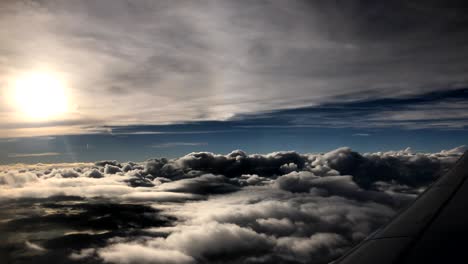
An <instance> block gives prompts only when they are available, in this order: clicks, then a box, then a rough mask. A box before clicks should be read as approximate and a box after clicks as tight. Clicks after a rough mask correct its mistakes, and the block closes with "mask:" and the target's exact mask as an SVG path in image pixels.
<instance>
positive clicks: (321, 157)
mask: <svg viewBox="0 0 468 264" xmlns="http://www.w3.org/2000/svg"><path fill="white" fill-rule="evenodd" d="M463 150H464V147H459V148H456V149H452V150H445V151H441V152H439V153H413V152H412V151H411V150H410V149H406V150H403V151H393V152H378V153H366V154H360V153H357V152H354V151H352V150H351V149H349V148H340V149H336V150H334V151H331V152H328V153H323V154H301V153H296V152H274V153H270V154H265V155H260V154H250V155H249V154H247V153H245V152H242V151H239V150H236V151H233V152H231V153H229V154H227V155H220V154H214V153H208V152H202V153H190V154H187V155H185V156H183V157H180V158H176V159H164V158H160V159H151V160H148V161H146V162H143V163H133V162H128V163H119V162H117V161H112V160H109V161H99V162H96V163H93V164H91V163H81V164H53V165H42V164H38V165H22V166H15V165H11V166H2V167H0V200H1V201H2V205H1V213H0V234H2V236H3V237H5V238H6V239H4V240H3V241H2V242H0V256H2V257H4V258H5V259H7V260H10V261H12V262H15V263H31V262H32V263H34V262H36V263H50V261H52V263H55V262H56V263H61V262H76V263H122V264H129V263H220V262H225V263H279V262H280V263H328V262H329V261H331V260H333V259H335V258H337V257H338V256H340V255H341V254H343V253H344V252H345V251H346V250H347V249H349V248H350V247H351V246H352V245H354V244H356V243H358V242H359V241H361V240H362V239H364V238H365V237H366V236H367V235H369V234H370V233H371V232H373V231H375V230H376V229H377V228H379V227H380V226H381V225H383V224H384V223H386V222H387V221H388V220H389V219H390V218H391V217H392V216H393V215H394V214H395V212H396V211H397V210H398V209H399V208H401V207H402V206H404V205H405V204H407V203H408V202H409V201H411V200H412V199H414V197H416V196H417V195H418V194H419V193H420V192H422V191H423V190H424V189H425V188H426V187H427V185H428V184H430V183H431V182H432V181H434V180H435V179H436V178H438V177H439V176H440V175H442V174H443V173H444V172H446V171H447V170H448V169H449V168H450V167H451V166H452V165H453V164H454V162H455V161H456V160H457V159H458V157H459V156H460V155H461V153H462V151H463ZM52 256H54V258H51V257H52ZM51 259H52V260H51ZM47 261H49V262H47Z"/></svg>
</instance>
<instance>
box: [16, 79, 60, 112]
mask: <svg viewBox="0 0 468 264" xmlns="http://www.w3.org/2000/svg"><path fill="white" fill-rule="evenodd" d="M12 92H13V94H12V96H13V98H12V99H13V101H14V106H15V108H17V110H18V111H20V112H21V113H22V114H23V115H25V116H26V117H28V118H30V119H34V120H44V119H51V118H55V117H58V116H60V115H63V114H64V113H65V112H67V110H68V100H67V95H66V92H65V87H64V85H63V83H62V82H61V80H60V79H59V78H57V77H56V76H54V75H53V74H51V73H45V72H33V73H27V74H24V75H21V76H18V77H17V78H16V79H15V82H14V85H13V91H12Z"/></svg>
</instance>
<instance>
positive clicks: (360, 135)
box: [353, 133, 371, 137]
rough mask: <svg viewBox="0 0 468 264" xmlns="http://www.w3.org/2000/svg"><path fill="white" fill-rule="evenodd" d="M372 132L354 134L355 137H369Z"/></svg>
mask: <svg viewBox="0 0 468 264" xmlns="http://www.w3.org/2000/svg"><path fill="white" fill-rule="evenodd" d="M370 135H371V134H368V133H356V134H353V136H354V137H369V136H370Z"/></svg>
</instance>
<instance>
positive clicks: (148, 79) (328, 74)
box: [0, 0, 467, 136]
mask: <svg viewBox="0 0 468 264" xmlns="http://www.w3.org/2000/svg"><path fill="white" fill-rule="evenodd" d="M457 5H458V4H457ZM457 5H455V6H452V7H451V8H446V7H445V6H443V5H442V4H440V3H436V2H431V3H424V4H422V3H412V4H408V3H407V2H406V1H393V2H392V3H386V4H375V3H372V4H366V5H363V4H362V3H361V2H359V1H351V2H349V3H336V2H330V3H315V2H314V3H310V2H300V1H299V2H294V3H288V4H285V3H284V2H283V1H279V0H270V1H266V2H259V3H245V2H236V3H232V2H231V1H209V0H203V1H201V2H200V3H197V4H195V3H193V2H191V1H176V2H174V1H162V2H158V3H153V2H141V3H138V4H132V5H131V6H129V5H128V3H127V2H126V1H121V0H116V1H112V4H110V2H109V1H104V2H100V3H96V2H80V3H69V2H68V1H53V2H50V1H32V0H31V1H20V2H17V1H2V3H1V8H0V10H1V11H2V12H1V13H0V17H1V18H2V19H1V21H0V38H1V41H2V43H3V50H4V52H3V53H2V58H0V70H1V71H2V72H4V73H5V74H4V76H5V77H4V78H3V80H1V81H3V82H8V79H10V78H14V77H15V75H14V73H18V72H24V71H30V70H31V67H33V69H32V70H35V69H36V68H35V67H34V66H31V65H35V64H34V62H40V63H39V64H41V65H47V66H48V68H47V69H46V70H50V71H52V72H57V73H58V74H60V73H63V72H64V73H74V74H73V75H64V76H63V77H66V79H67V82H68V83H69V84H70V87H99V89H90V88H88V89H80V90H79V91H78V90H73V91H74V92H76V98H73V101H74V102H72V103H73V104H76V105H77V107H76V109H75V111H76V112H77V113H76V117H74V118H69V119H71V121H74V122H75V124H78V125H70V124H66V123H63V124H60V125H59V126H58V127H57V126H53V127H55V129H57V130H58V131H60V132H61V133H67V134H70V133H77V132H78V133H86V129H85V128H86V127H88V125H92V126H96V125H97V126H103V125H104V124H110V125H116V126H118V125H129V124H133V125H137V124H167V123H182V122H186V121H193V120H196V121H201V120H218V121H219V120H226V119H229V118H232V117H233V116H239V115H242V114H253V113H263V112H265V111H274V110H280V109H294V108H299V107H303V106H311V105H320V104H323V103H327V102H329V101H339V102H347V101H350V100H354V101H356V100H361V99H363V98H385V97H391V98H395V97H401V96H408V95H414V94H420V93H424V92H429V91H440V90H442V89H454V88H457V87H460V86H465V85H466V84H467V79H466V74H465V72H464V71H463V69H465V67H466V65H467V59H466V58H465V57H463V56H459V54H460V53H464V52H466V47H465V46H464V45H456V43H464V42H465V37H464V36H465V35H466V34H465V33H466V26H465V25H466V21H465V20H464V19H463V18H464V10H463V8H456V7H457ZM388 10H391V11H392V12H391V13H392V14H393V15H392V16H389V15H388ZM260 11H261V12H260ZM259 13H261V14H260V15H259ZM69 14H73V16H70V15H69ZM356 17H358V18H359V19H356ZM278 18H281V19H278ZM31 25H34V26H31ZM343 25H345V26H343ZM403 25H404V26H403ZM13 26H14V27H15V28H16V30H15V32H13V33H12V32H10V31H9V30H8V29H9V28H12V27H13ZM403 28H404V30H403ZM449 29H450V30H449ZM128 32H132V33H133V34H132V36H131V37H130V36H128ZM7 33H8V34H7ZM285 35H287V36H288V38H284V36H285ZM409 36H417V37H409ZM25 39H34V40H35V43H39V44H40V45H36V46H32V45H30V44H29V43H28V41H25ZM440 39H445V40H447V41H443V42H441V41H439V40H440ZM52 51H53V53H54V56H46V55H45V54H48V53H50V52H52ZM369 51H372V52H369ZM83 65H86V67H83ZM107 65H113V67H106V66H107ZM408 72H411V75H408ZM161 87H164V89H163V88H161ZM193 87H196V89H193ZM220 87H222V95H220V93H214V92H213V91H218V89H220ZM284 87H288V92H287V96H285V92H284V91H285V90H284ZM266 89H267V90H268V93H265V92H264V91H265V90H266ZM130 91H131V92H130ZM154 91H157V92H154ZM101 98H107V99H108V100H104V101H103V100H101ZM252 98H254V99H252ZM135 102H138V105H137V106H136V105H135ZM154 102H158V104H154ZM115 105H118V106H119V107H115ZM8 107H10V108H11V106H10V104H5V106H3V107H2V109H0V110H1V112H2V114H3V115H5V116H6V117H5V119H6V120H8V125H10V126H11V127H12V128H13V129H0V130H1V131H0V134H3V135H8V136H12V135H15V136H17V135H18V132H20V131H22V132H23V133H24V134H29V135H31V134H33V133H38V132H37V129H29V130H27V131H25V130H21V129H19V127H21V126H22V125H23V126H24V120H22V119H21V118H19V117H20V116H19V115H18V113H14V111H9V110H11V109H9V108H8ZM426 110H429V109H426ZM429 111H430V110H429ZM433 111H437V110H433ZM438 112H442V111H438ZM465 112H466V111H465ZM426 113H427V112H426ZM461 113H462V111H456V114H457V116H458V115H460V114H461ZM394 114H395V113H390V114H389V116H391V117H395V115H394ZM404 116H408V115H407V114H404ZM426 116H427V115H426ZM74 119H78V120H74ZM382 119H384V118H381V121H383V120H382ZM398 119H399V120H401V119H400V118H398ZM67 121H68V122H71V121H70V120H67ZM3 123H4V124H7V122H2V124H3ZM437 123H438V122H437V121H434V122H433V124H434V125H435V124H437ZM465 123H466V122H465ZM30 125H31V124H30ZM60 127H62V129H60ZM63 127H65V128H66V129H63ZM50 129H51V128H48V130H49V131H50ZM43 132H44V131H43Z"/></svg>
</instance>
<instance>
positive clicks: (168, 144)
mask: <svg viewBox="0 0 468 264" xmlns="http://www.w3.org/2000/svg"><path fill="white" fill-rule="evenodd" d="M206 145H208V143H206V142H166V143H162V144H155V145H151V147H152V148H173V147H196V146H206Z"/></svg>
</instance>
